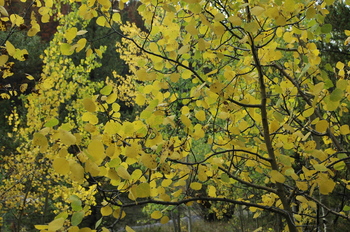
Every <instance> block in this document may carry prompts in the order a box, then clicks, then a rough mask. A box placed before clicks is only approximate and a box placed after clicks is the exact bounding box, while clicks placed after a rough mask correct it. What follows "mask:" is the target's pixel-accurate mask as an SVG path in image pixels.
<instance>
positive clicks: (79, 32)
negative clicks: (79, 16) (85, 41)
mask: <svg viewBox="0 0 350 232" xmlns="http://www.w3.org/2000/svg"><path fill="white" fill-rule="evenodd" d="M87 32H88V31H87V30H80V31H78V32H77V35H85V34H86V33H87Z"/></svg>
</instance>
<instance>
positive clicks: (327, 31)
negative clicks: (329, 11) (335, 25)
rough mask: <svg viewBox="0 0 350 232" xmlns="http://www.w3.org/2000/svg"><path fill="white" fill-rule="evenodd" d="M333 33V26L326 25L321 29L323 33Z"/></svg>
mask: <svg viewBox="0 0 350 232" xmlns="http://www.w3.org/2000/svg"><path fill="white" fill-rule="evenodd" d="M331 31H332V25H331V24H324V25H323V26H322V27H321V32H322V33H330V32H331Z"/></svg>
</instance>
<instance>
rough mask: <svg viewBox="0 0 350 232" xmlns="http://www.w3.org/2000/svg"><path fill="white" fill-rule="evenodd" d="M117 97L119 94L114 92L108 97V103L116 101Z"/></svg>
mask: <svg viewBox="0 0 350 232" xmlns="http://www.w3.org/2000/svg"><path fill="white" fill-rule="evenodd" d="M117 98H118V95H117V94H116V93H112V94H110V95H109V96H108V97H107V99H106V102H107V103H108V104H111V103H113V102H115V101H116V100H117Z"/></svg>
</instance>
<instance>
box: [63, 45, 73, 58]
mask: <svg viewBox="0 0 350 232" xmlns="http://www.w3.org/2000/svg"><path fill="white" fill-rule="evenodd" d="M60 51H61V53H62V55H64V56H70V55H72V54H73V53H74V48H73V47H72V45H70V44H68V43H62V44H61V45H60Z"/></svg>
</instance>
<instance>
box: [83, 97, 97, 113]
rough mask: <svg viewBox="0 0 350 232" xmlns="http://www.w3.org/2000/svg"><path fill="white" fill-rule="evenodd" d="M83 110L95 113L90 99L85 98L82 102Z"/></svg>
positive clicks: (93, 104)
mask: <svg viewBox="0 0 350 232" xmlns="http://www.w3.org/2000/svg"><path fill="white" fill-rule="evenodd" d="M83 104H84V108H85V110H87V111H89V112H95V110H96V105H95V103H94V102H93V101H92V100H91V98H85V99H84V100H83Z"/></svg>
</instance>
